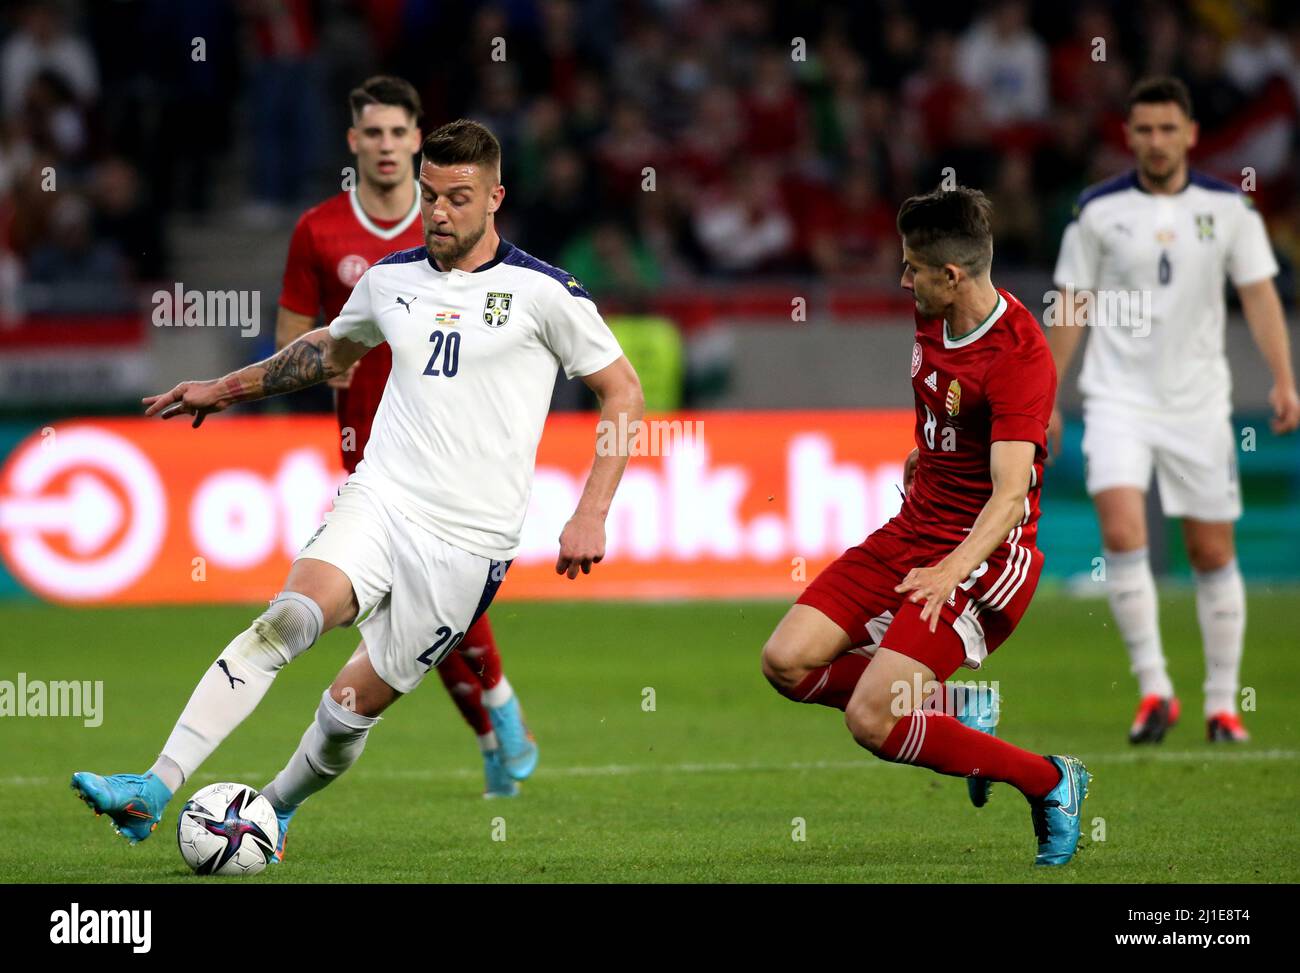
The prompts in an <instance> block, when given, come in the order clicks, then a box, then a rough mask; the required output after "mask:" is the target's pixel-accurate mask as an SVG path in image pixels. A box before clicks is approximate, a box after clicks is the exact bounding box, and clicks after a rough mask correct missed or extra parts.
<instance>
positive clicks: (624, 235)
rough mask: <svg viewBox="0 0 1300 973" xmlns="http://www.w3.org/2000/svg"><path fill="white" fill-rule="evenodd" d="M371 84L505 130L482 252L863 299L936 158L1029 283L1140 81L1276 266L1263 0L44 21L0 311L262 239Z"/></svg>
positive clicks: (371, 8)
mask: <svg viewBox="0 0 1300 973" xmlns="http://www.w3.org/2000/svg"><path fill="white" fill-rule="evenodd" d="M972 7H973V8H974V9H972ZM381 71H382V72H386V73H394V74H399V75H401V76H403V77H406V78H408V79H409V80H410V81H412V82H413V83H414V84H415V85H416V87H417V89H418V90H419V91H420V94H421V96H422V98H423V99H424V103H425V107H426V115H427V119H426V121H427V122H428V123H429V124H433V123H437V122H440V121H443V120H445V119H448V118H453V117H456V116H459V115H468V116H470V117H473V118H476V119H479V120H481V121H483V122H485V123H487V124H488V125H489V126H491V127H492V128H493V130H494V131H496V132H497V133H498V135H499V136H500V138H501V140H502V143H503V145H504V149H505V159H504V161H505V171H504V174H503V181H504V182H505V184H506V186H507V190H508V194H509V196H508V203H507V206H506V207H505V209H504V211H503V231H504V233H505V234H506V235H507V236H508V237H509V238H510V239H513V240H515V241H516V242H518V243H519V244H520V245H522V246H524V247H525V248H526V249H529V250H531V251H533V252H535V253H537V254H539V255H542V256H543V257H544V258H545V259H548V260H551V261H553V262H556V263H558V264H560V265H562V266H565V267H566V268H568V269H569V270H571V271H572V272H573V273H575V274H576V275H577V276H579V277H580V278H581V279H583V280H584V281H585V282H586V283H587V285H588V286H589V287H590V288H591V290H592V291H593V292H595V293H597V294H600V293H603V292H608V291H618V292H632V293H635V292H643V291H646V290H648V289H651V288H656V287H660V286H671V285H674V284H683V283H690V282H693V281H696V280H699V279H701V278H718V279H728V280H736V279H746V278H750V279H753V278H757V277H758V276H759V275H762V276H765V277H766V276H770V275H772V274H791V275H797V274H816V275H819V276H821V277H823V278H825V279H831V280H842V281H848V280H853V281H863V280H869V279H871V278H874V277H878V279H879V280H880V281H881V282H884V281H885V280H886V279H887V278H888V277H892V274H893V273H894V268H895V267H896V265H897V260H898V255H897V243H896V234H895V232H894V228H893V218H894V210H895V208H896V203H897V201H898V200H899V199H901V198H903V197H904V196H906V195H908V194H909V193H911V192H914V191H917V190H921V189H926V188H930V187H932V186H933V185H935V184H937V183H938V182H939V180H940V179H941V178H942V177H943V175H944V173H945V171H946V170H947V169H949V168H951V170H952V172H953V174H954V175H955V178H956V179H957V180H959V181H960V182H962V183H964V184H967V185H971V186H976V187H979V188H983V189H984V190H985V191H987V192H988V193H989V194H990V195H991V196H992V198H993V201H994V205H995V212H996V220H997V225H996V226H995V234H996V239H997V241H998V254H999V257H998V259H999V264H1000V266H1002V267H1029V268H1040V269H1041V268H1049V267H1050V266H1051V264H1052V262H1053V261H1054V259H1055V256H1056V247H1057V242H1058V241H1059V238H1060V232H1061V230H1062V228H1063V227H1064V225H1065V224H1066V222H1068V220H1069V218H1070V212H1071V207H1072V204H1073V201H1074V199H1075V198H1076V196H1077V194H1078V193H1079V191H1080V190H1081V189H1082V188H1083V187H1084V186H1086V185H1087V184H1089V183H1090V182H1093V181H1096V180H1098V179H1100V178H1103V177H1105V176H1106V175H1109V174H1111V173H1113V172H1115V171H1118V170H1119V169H1121V168H1123V167H1124V166H1125V165H1126V161H1127V160H1126V155H1125V153H1124V146H1123V133H1122V119H1123V116H1122V113H1123V105H1124V97H1125V94H1126V92H1127V90H1128V88H1129V86H1130V84H1131V83H1132V81H1133V80H1134V79H1135V78H1137V77H1139V76H1141V75H1143V74H1152V73H1173V74H1176V75H1178V76H1180V77H1182V78H1183V79H1184V80H1186V82H1187V83H1188V85H1189V86H1190V89H1191V92H1192V96H1193V99H1194V103H1195V105H1196V109H1197V115H1198V117H1199V120H1200V122H1201V125H1202V135H1201V145H1200V147H1199V148H1198V150H1197V152H1196V154H1195V160H1196V164H1197V165H1199V166H1200V167H1202V168H1205V169H1207V170H1209V171H1211V172H1213V173H1214V174H1216V175H1219V176H1221V177H1223V178H1228V179H1231V180H1233V181H1234V182H1241V181H1243V180H1245V181H1246V183H1247V186H1246V188H1248V189H1250V190H1251V191H1252V192H1253V193H1254V196H1255V199H1256V201H1257V204H1258V206H1259V208H1260V209H1261V211H1262V212H1263V213H1264V214H1265V216H1266V218H1267V219H1268V222H1269V226H1270V230H1271V232H1272V235H1273V239H1274V242H1275V245H1276V247H1277V248H1278V250H1279V255H1280V256H1281V257H1282V259H1283V262H1284V265H1285V266H1287V267H1290V266H1293V265H1295V264H1296V263H1297V262H1298V261H1300V192H1298V191H1297V190H1298V188H1300V187H1297V184H1296V181H1295V177H1294V175H1293V173H1294V172H1295V171H1296V169H1297V163H1300V158H1297V148H1298V140H1297V132H1298V131H1300V129H1298V128H1297V116H1298V114H1300V112H1298V111H1297V105H1298V104H1300V16H1297V15H1296V14H1295V13H1292V12H1291V11H1290V10H1289V9H1288V5H1286V4H1282V3H1268V2H1263V0H1260V2H1255V3H1230V2H1227V0H1194V2H1189V3H1170V2H1163V0H1145V2H1139V3H1136V4H1134V3H1132V2H1124V3H1118V2H1091V3H1082V4H1078V5H1071V6H1070V7H1068V8H1062V7H1061V6H1060V5H1059V4H1056V3H1052V2H1027V0H994V2H989V3H985V4H979V5H972V4H967V3H956V2H945V0H937V2H931V3H929V4H926V5H925V6H924V8H921V7H917V6H915V5H912V4H904V3H902V2H898V0H864V2H859V3H853V4H825V5H806V4H780V3H777V2H774V0H714V2H706V0H658V2H651V0H646V2H641V3H615V2H613V0H504V2H500V3H493V4H479V3H470V2H440V0H372V2H365V3H363V2H360V0H186V2H185V3H174V2H168V0H117V2H114V3H111V4H102V3H75V2H70V0H40V2H36V3H19V4H14V5H10V6H9V7H8V8H7V9H6V11H5V12H4V13H3V14H0V112H2V117H0V320H14V319H15V318H17V317H19V316H21V315H22V314H24V313H37V312H41V311H45V312H65V313H66V312H69V311H78V310H87V311H88V310H95V311H103V310H106V309H112V308H115V307H121V306H129V305H130V303H131V301H132V299H133V298H132V294H133V292H134V285H136V284H139V283H143V282H149V281H155V280H160V279H163V278H164V277H165V276H166V274H167V273H168V269H169V254H168V248H167V245H166V239H167V232H166V231H167V227H168V225H169V222H170V221H172V220H174V219H177V218H188V219H196V220H221V219H239V220H242V221H246V222H249V223H251V224H253V225H257V226H265V227H267V228H268V229H274V228H283V229H284V230H285V232H286V234H287V228H288V226H291V225H292V220H293V219H294V218H295V217H296V216H297V214H298V213H299V212H301V210H302V209H304V208H305V207H307V206H309V205H312V204H313V203H315V202H317V201H319V199H321V198H322V197H323V196H325V195H327V194H328V193H329V192H330V191H331V190H333V191H337V188H338V182H339V176H338V173H339V170H340V168H341V166H343V165H346V164H347V161H348V159H347V156H346V147H345V146H343V145H342V144H341V140H339V139H338V138H337V136H336V133H337V132H338V131H340V130H341V128H343V127H344V126H346V124H347V121H348V120H347V115H346V104H345V102H346V97H345V96H346V92H347V91H348V90H349V89H350V88H351V87H352V86H353V85H354V84H355V83H356V82H357V81H358V80H359V79H360V78H362V77H365V76H367V75H369V74H373V73H377V72H381ZM51 176H52V177H53V181H51ZM651 187H653V189H654V191H653V192H650V191H647V190H648V189H650V188H651ZM51 188H54V189H55V190H56V191H53V192H51V191H50V189H51ZM223 189H224V195H223ZM231 199H233V200H235V201H236V205H226V201H227V200H231ZM1283 289H1284V296H1286V297H1288V298H1289V297H1290V296H1291V295H1290V293H1289V292H1290V289H1291V288H1290V286H1289V284H1287V283H1286V278H1284V282H1283Z"/></svg>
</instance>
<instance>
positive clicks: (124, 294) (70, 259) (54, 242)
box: [25, 192, 135, 314]
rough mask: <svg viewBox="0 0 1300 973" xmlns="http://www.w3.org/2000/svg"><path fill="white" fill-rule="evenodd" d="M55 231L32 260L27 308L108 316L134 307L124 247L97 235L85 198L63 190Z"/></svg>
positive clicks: (52, 226) (56, 209)
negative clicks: (128, 283) (123, 254)
mask: <svg viewBox="0 0 1300 973" xmlns="http://www.w3.org/2000/svg"><path fill="white" fill-rule="evenodd" d="M50 231H51V232H50V236H49V239H48V240H47V241H45V242H43V243H42V244H40V245H39V246H38V247H36V248H35V249H34V250H33V251H32V254H31V257H30V259H29V260H28V263H27V280H28V286H27V294H28V298H27V300H26V302H25V303H26V304H27V310H28V311H32V312H44V313H49V314H78V313H81V314H85V313H100V314H105V313H114V312H120V311H125V310H129V309H130V308H132V307H133V306H134V304H135V299H134V296H133V292H132V289H131V288H130V287H129V286H128V285H127V284H126V279H127V275H126V272H125V270H126V268H125V263H124V261H123V259H122V254H121V251H120V250H119V248H118V246H117V244H116V243H114V242H113V241H110V240H103V239H96V237H95V234H94V232H93V230H92V226H91V208H90V204H89V203H88V202H87V201H86V200H85V199H84V198H82V197H81V196H78V195H76V194H75V193H71V192H62V193H59V200H58V202H57V203H56V204H55V206H54V210H53V213H52V214H51V220H50Z"/></svg>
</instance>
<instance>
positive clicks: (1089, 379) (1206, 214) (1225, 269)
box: [1053, 172, 1278, 413]
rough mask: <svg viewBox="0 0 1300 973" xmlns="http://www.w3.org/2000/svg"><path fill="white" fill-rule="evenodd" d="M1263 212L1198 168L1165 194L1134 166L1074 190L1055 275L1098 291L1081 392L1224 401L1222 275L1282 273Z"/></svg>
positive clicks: (1227, 404)
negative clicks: (1148, 186) (1153, 189)
mask: <svg viewBox="0 0 1300 973" xmlns="http://www.w3.org/2000/svg"><path fill="white" fill-rule="evenodd" d="M1277 269H1278V268H1277V261H1276V260H1275V259H1274V257H1273V249H1272V247H1271V246H1270V245H1269V240H1268V233H1267V231H1266V230H1265V228H1264V221H1263V220H1262V219H1260V216H1259V214H1258V213H1257V212H1256V211H1255V208H1254V206H1253V205H1252V204H1251V202H1250V200H1249V198H1248V197H1247V196H1246V195H1245V194H1244V193H1243V192H1241V191H1240V190H1239V189H1238V188H1237V187H1236V186H1234V185H1232V184H1231V183H1226V182H1222V181H1220V180H1218V179H1214V178H1212V177H1210V176H1206V175H1203V174H1202V173H1198V172H1191V173H1189V179H1188V183H1187V185H1186V187H1184V188H1183V190H1182V191H1181V192H1178V193H1174V194H1172V195H1159V194H1154V193H1149V192H1147V191H1145V190H1144V189H1142V188H1141V186H1140V185H1139V183H1138V177H1137V173H1136V172H1128V173H1126V174H1124V175H1121V176H1117V177H1115V178H1114V179H1111V180H1108V181H1106V182H1103V183H1099V184H1098V185H1096V186H1093V187H1091V188H1090V189H1088V190H1086V191H1085V192H1084V193H1083V194H1082V195H1081V196H1080V197H1079V202H1078V206H1077V207H1076V211H1075V218H1074V220H1073V222H1071V223H1070V225H1069V226H1068V227H1067V228H1066V230H1065V235H1064V236H1063V237H1062V239H1061V252H1060V256H1059V257H1058V259H1057V263H1056V272H1055V274H1054V275H1053V280H1054V281H1055V284H1056V287H1057V288H1058V289H1059V290H1061V291H1064V290H1065V289H1066V288H1073V289H1074V291H1076V292H1079V291H1090V292H1093V298H1094V300H1093V308H1092V318H1091V324H1092V326H1091V327H1089V329H1088V330H1089V331H1090V332H1091V334H1090V335H1089V336H1088V341H1087V349H1086V350H1085V352H1084V360H1083V371H1082V374H1081V375H1080V378H1079V388H1080V390H1081V391H1082V392H1083V394H1084V395H1085V396H1086V397H1090V398H1092V397H1095V398H1097V399H1100V400H1105V401H1106V402H1110V403H1118V404H1121V405H1130V406H1136V407H1140V408H1147V409H1152V410H1157V411H1177V412H1180V413H1186V412H1197V411H1201V410H1205V411H1207V412H1213V413H1227V412H1228V411H1230V409H1231V377H1230V375H1229V373H1228V363H1227V359H1226V357H1225V355H1224V351H1223V342H1224V325H1225V322H1226V319H1227V309H1226V304H1225V294H1224V290H1225V279H1227V280H1231V281H1232V283H1233V284H1234V285H1242V284H1250V283H1253V282H1255V281H1259V280H1263V279H1265V278H1268V277H1272V276H1274V275H1275V274H1276V273H1277Z"/></svg>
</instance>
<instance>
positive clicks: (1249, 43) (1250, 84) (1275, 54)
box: [1223, 12, 1294, 95]
mask: <svg viewBox="0 0 1300 973" xmlns="http://www.w3.org/2000/svg"><path fill="white" fill-rule="evenodd" d="M1293 68H1294V62H1293V61H1292V58H1291V49H1290V48H1289V47H1288V46H1287V43H1286V41H1285V40H1284V39H1283V38H1282V37H1280V36H1278V35H1277V34H1275V33H1273V32H1272V31H1270V30H1269V27H1268V24H1267V23H1266V22H1265V20H1264V18H1263V17H1261V16H1259V14H1257V13H1253V12H1248V13H1247V14H1246V16H1245V20H1244V21H1243V23H1242V28H1241V33H1239V34H1238V35H1237V36H1236V37H1235V38H1233V40H1232V41H1231V42H1230V43H1229V44H1228V46H1227V47H1226V48H1225V49H1224V52H1223V70H1224V73H1225V74H1226V75H1227V76H1228V80H1229V81H1231V82H1232V83H1233V84H1235V85H1236V86H1237V87H1238V88H1239V89H1241V91H1243V92H1244V93H1245V94H1248V95H1250V94H1254V93H1255V92H1256V91H1258V90H1259V89H1260V88H1261V87H1263V85H1264V82H1265V81H1267V80H1268V79H1269V78H1272V77H1281V78H1289V77H1290V76H1291V72H1292V69H1293Z"/></svg>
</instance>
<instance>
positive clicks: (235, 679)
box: [217, 659, 244, 689]
mask: <svg viewBox="0 0 1300 973" xmlns="http://www.w3.org/2000/svg"><path fill="white" fill-rule="evenodd" d="M217 665H219V666H221V671H222V672H224V673H225V674H226V678H227V679H229V680H230V688H231V689H234V688H235V683H237V682H243V681H244V680H242V679H240V678H239V677H238V676H232V675H231V674H230V669H229V668H228V667H227V666H226V660H225V659H218V660H217Z"/></svg>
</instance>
